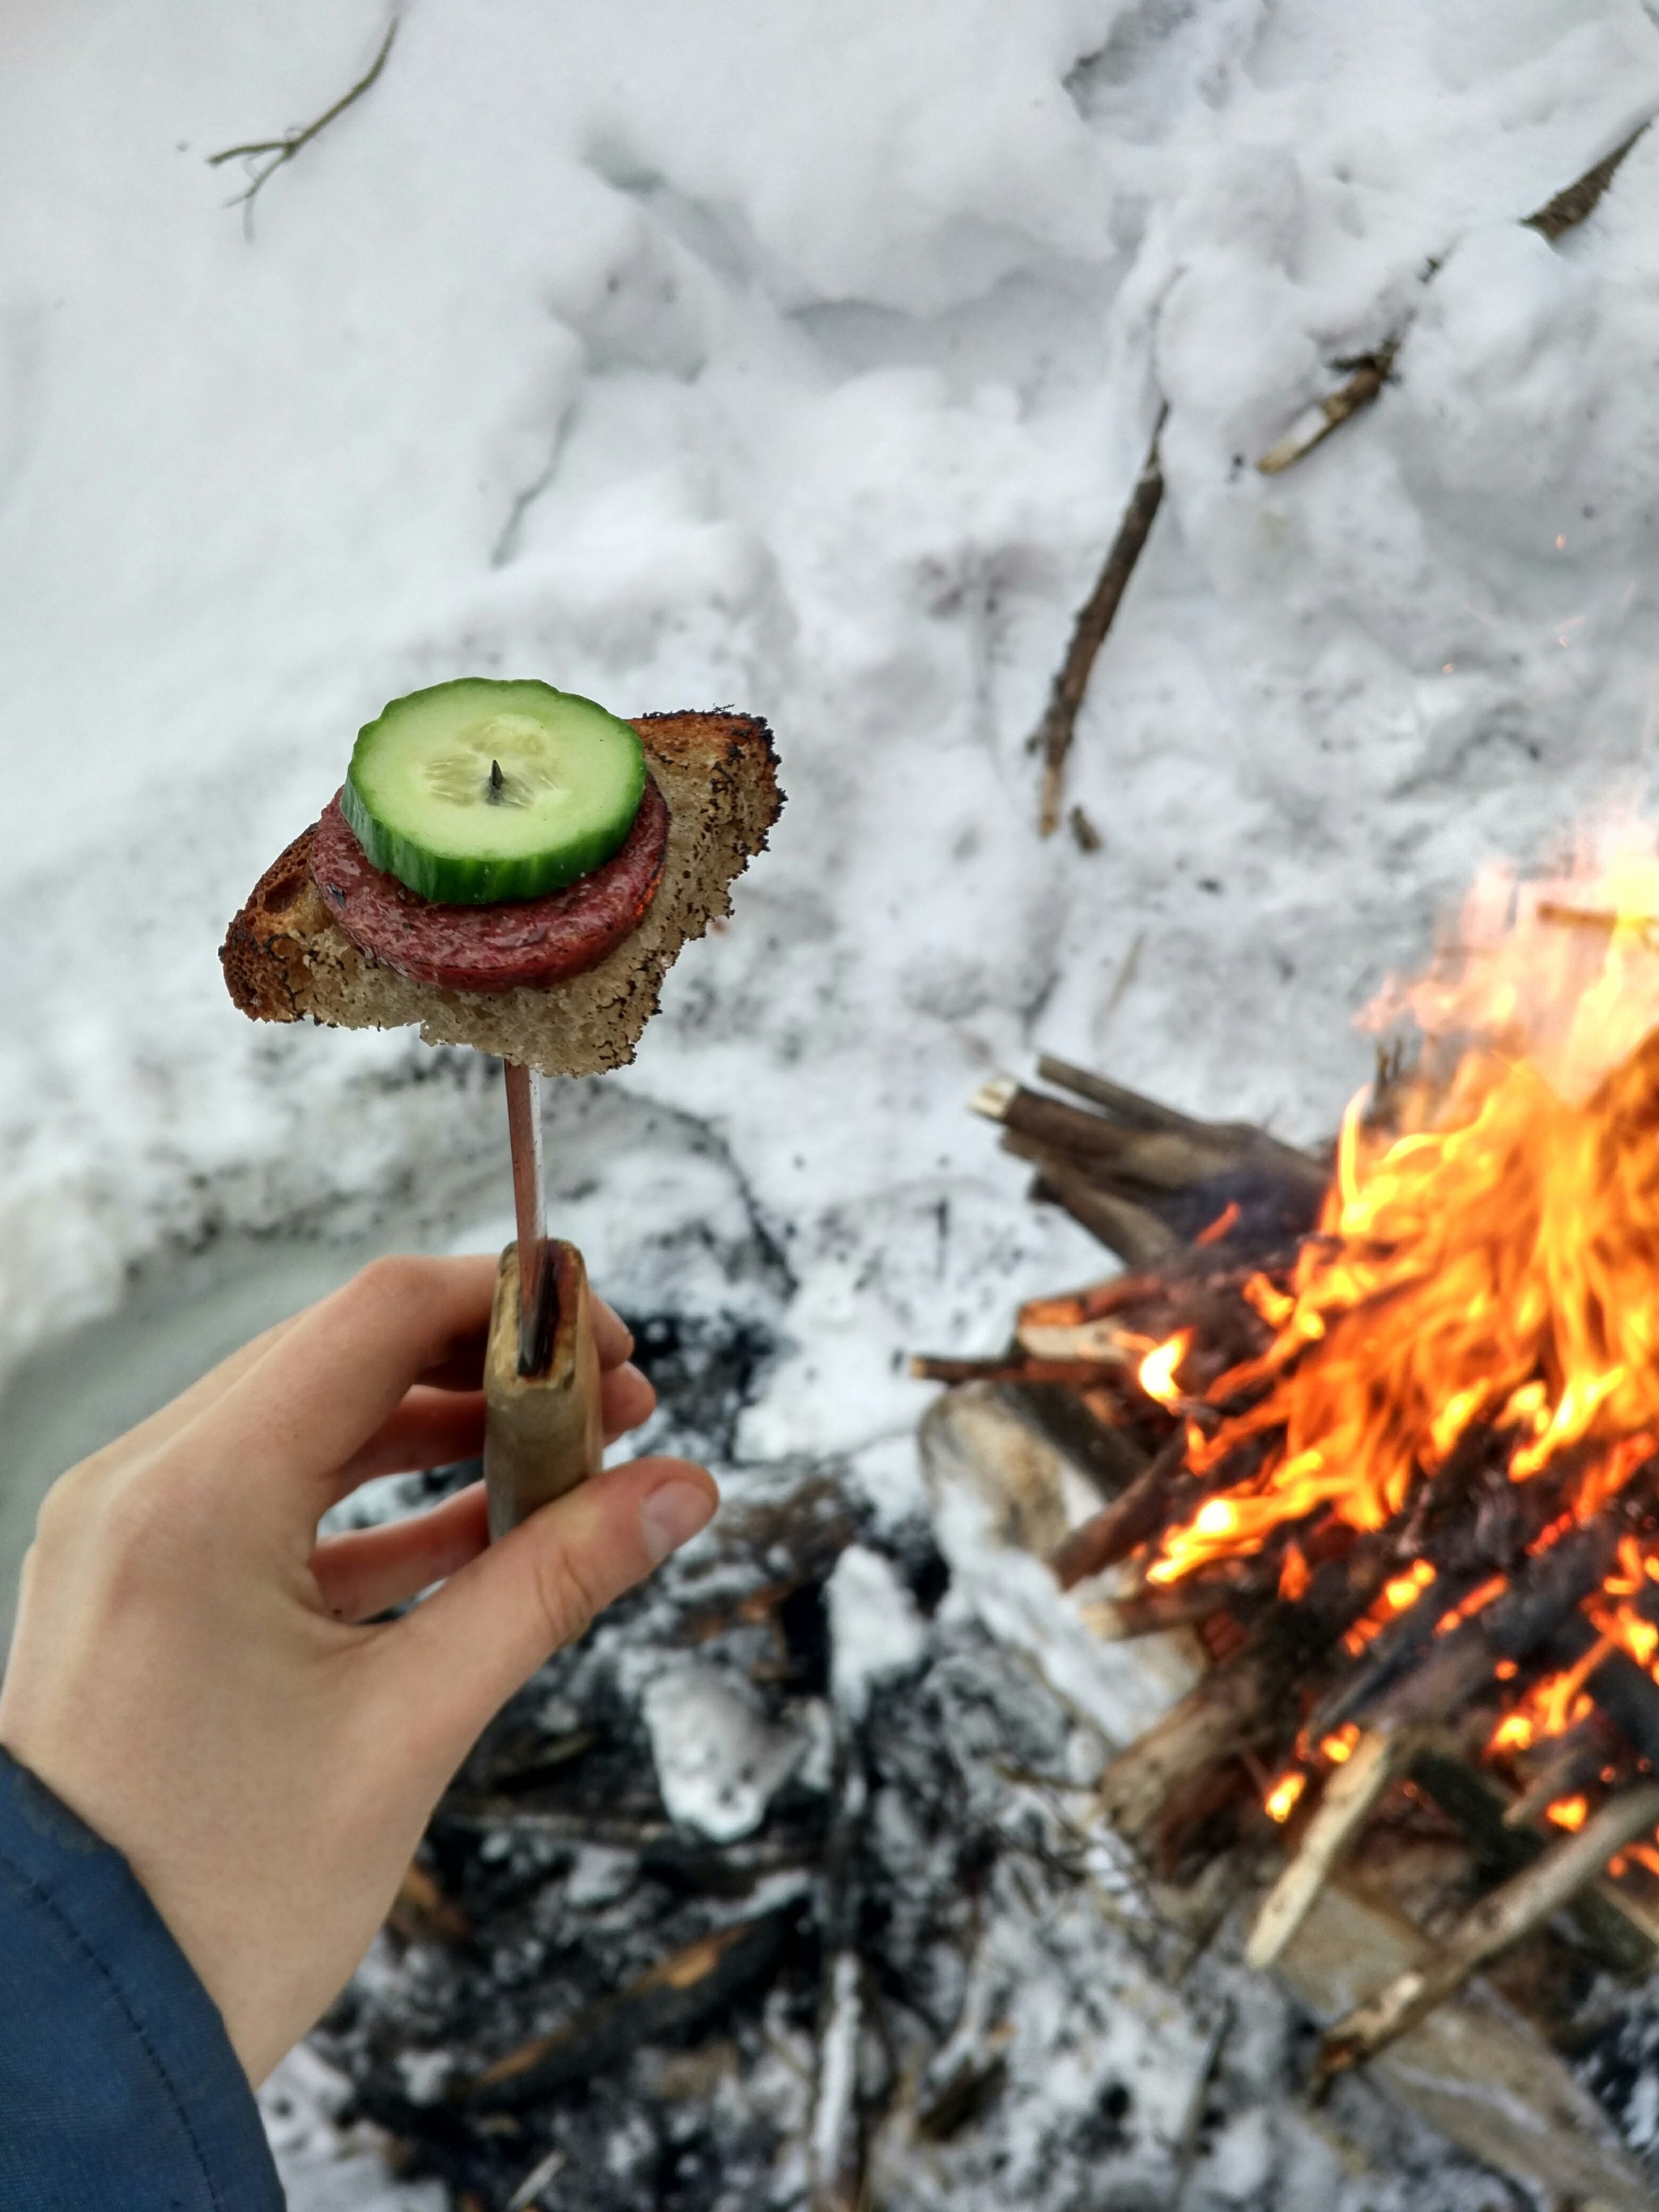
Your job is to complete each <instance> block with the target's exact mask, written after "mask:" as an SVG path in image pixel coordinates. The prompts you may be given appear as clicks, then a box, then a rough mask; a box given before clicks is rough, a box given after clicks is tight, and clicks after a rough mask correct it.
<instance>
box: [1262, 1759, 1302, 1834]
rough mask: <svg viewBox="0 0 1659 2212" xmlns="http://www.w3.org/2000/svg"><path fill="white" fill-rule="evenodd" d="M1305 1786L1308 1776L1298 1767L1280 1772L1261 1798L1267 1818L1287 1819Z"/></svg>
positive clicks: (1293, 1810) (1295, 1806)
mask: <svg viewBox="0 0 1659 2212" xmlns="http://www.w3.org/2000/svg"><path fill="white" fill-rule="evenodd" d="M1307 1786H1308V1778H1307V1776H1306V1775H1305V1774H1304V1773H1303V1772H1302V1771H1300V1769H1299V1768H1297V1767H1292V1768H1291V1771H1290V1772H1289V1773H1288V1774H1281V1775H1280V1776H1279V1779H1278V1781H1277V1782H1275V1783H1274V1784H1273V1788H1272V1789H1271V1790H1269V1791H1268V1792H1267V1796H1266V1798H1265V1799H1264V1800H1263V1803H1264V1806H1265V1808H1266V1810H1267V1817H1268V1818H1269V1820H1279V1821H1284V1820H1289V1819H1290V1817H1291V1814H1292V1813H1293V1812H1295V1810H1296V1808H1297V1802H1298V1801H1299V1800H1300V1798H1301V1796H1302V1793H1303V1791H1304V1790H1305V1789H1306V1788H1307Z"/></svg>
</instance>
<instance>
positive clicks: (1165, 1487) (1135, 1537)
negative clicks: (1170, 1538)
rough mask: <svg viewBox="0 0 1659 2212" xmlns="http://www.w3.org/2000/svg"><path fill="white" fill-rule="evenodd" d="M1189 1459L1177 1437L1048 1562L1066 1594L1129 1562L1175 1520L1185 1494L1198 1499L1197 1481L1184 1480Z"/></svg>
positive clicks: (1185, 1448) (1068, 1537) (1074, 1530)
mask: <svg viewBox="0 0 1659 2212" xmlns="http://www.w3.org/2000/svg"><path fill="white" fill-rule="evenodd" d="M1186 1456H1187V1440H1186V1438H1185V1437H1183V1436H1181V1435H1178V1434H1177V1435H1176V1436H1173V1437H1170V1439H1169V1441H1168V1442H1167V1443H1165V1444H1164V1447H1163V1449H1161V1450H1160V1451H1158V1452H1157V1453H1156V1454H1155V1455H1153V1457H1152V1459H1150V1460H1149V1461H1148V1462H1147V1463H1146V1466H1145V1467H1144V1468H1142V1470H1141V1472H1140V1473H1139V1474H1138V1475H1137V1476H1136V1477H1135V1480H1133V1482H1132V1483H1131V1484H1130V1486H1129V1487H1128V1488H1127V1490H1126V1491H1125V1492H1124V1493H1123V1495H1122V1496H1121V1498H1118V1499H1116V1500H1115V1503H1114V1504H1110V1505H1108V1506H1106V1507H1105V1508H1104V1509H1103V1510H1102V1511H1100V1512H1098V1513H1097V1514H1096V1515H1095V1516H1094V1517H1093V1519H1092V1520H1090V1521H1085V1522H1084V1523H1083V1525H1082V1527H1081V1528H1074V1529H1073V1531H1072V1533H1071V1534H1070V1535H1069V1536H1067V1538H1066V1541H1065V1542H1064V1543H1063V1544H1062V1545H1061V1546H1060V1549H1059V1550H1058V1551H1057V1552H1056V1553H1054V1555H1053V1557H1052V1558H1051V1559H1050V1560H1049V1562H1048V1564H1049V1565H1050V1566H1051V1567H1052V1568H1053V1569H1054V1575H1055V1577H1056V1579H1057V1580H1058V1582H1059V1583H1060V1588H1061V1589H1071V1588H1072V1587H1073V1584H1074V1583H1080V1582H1083V1581H1085V1579H1086V1578H1087V1577H1089V1576H1090V1575H1097V1574H1100V1573H1102V1572H1103V1571H1104V1570H1105V1569H1106V1568H1108V1567H1109V1566H1114V1565H1116V1563H1117V1562H1118V1560H1120V1559H1127V1558H1128V1556H1129V1554H1130V1553H1131V1552H1133V1551H1137V1550H1138V1549H1139V1547H1140V1546H1141V1545H1142V1544H1144V1543H1146V1542H1147V1541H1149V1540H1150V1539H1151V1538H1152V1537H1153V1536H1155V1535H1156V1534H1158V1530H1159V1529H1160V1528H1163V1527H1164V1525H1165V1523H1166V1522H1168V1521H1169V1520H1170V1517H1171V1515H1172V1512H1173V1510H1174V1509H1175V1507H1176V1501H1177V1498H1179V1497H1181V1496H1182V1495H1183V1494H1184V1490H1185V1489H1190V1490H1191V1492H1192V1493H1193V1495H1194V1497H1196V1496H1197V1495H1198V1492H1199V1489H1200V1485H1199V1483H1198V1482H1197V1480H1196V1479H1195V1478H1194V1477H1192V1476H1184V1475H1183V1474H1182V1468H1183V1466H1184V1463H1185V1461H1186Z"/></svg>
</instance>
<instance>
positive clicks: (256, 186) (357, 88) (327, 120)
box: [207, 15, 401, 239]
mask: <svg viewBox="0 0 1659 2212" xmlns="http://www.w3.org/2000/svg"><path fill="white" fill-rule="evenodd" d="M400 20H401V19H400V18H399V17H398V16H396V15H394V16H393V17H392V21H391V22H390V23H389V24H388V25H387V26H386V36H385V38H383V39H382V40H381V41H380V52H379V53H377V54H376V55H375V57H374V60H373V61H372V62H371V63H370V64H369V65H368V70H366V71H365V72H364V74H363V75H362V76H360V77H359V78H358V80H357V82H356V84H354V85H353V86H352V88H351V89H350V91H349V92H348V93H345V94H343V95H342V97H341V98H340V99H338V100H336V101H335V103H334V105H333V106H332V107H330V108H326V109H325V111H324V112H323V113H322V114H321V115H319V117H318V118H317V119H316V121H315V122H314V123H307V125H305V126H304V127H303V129H296V130H293V131H284V132H283V136H282V137H280V138H256V139H252V140H250V142H249V143H247V144H246V146H226V147H224V148H222V149H221V151H220V152H218V153H216V154H210V155H208V157H207V161H208V167H209V168H210V169H216V168H217V167H219V164H220V163H221V162H222V161H238V160H244V161H257V160H258V158H259V157H260V156H261V155H269V156H270V159H269V160H268V161H265V163H264V167H262V168H258V169H252V170H250V172H249V174H250V176H251V177H252V183H251V184H250V185H249V186H248V188H247V190H246V191H245V192H238V193H237V195H236V197H235V198H234V199H233V200H228V201H227V202H226V203H225V204H226V205H227V206H228V207H239V208H240V209H241V210H242V228H243V230H244V231H245V232H246V234H247V236H248V237H249V238H250V239H251V238H252V235H253V203H254V201H255V200H256V199H257V198H258V196H259V191H260V188H261V186H262V185H265V184H266V183H268V182H269V180H270V179H271V178H272V177H274V176H275V175H276V172H277V170H278V169H280V168H281V167H282V166H283V162H284V161H292V160H293V159H294V157H295V155H296V154H297V153H298V152H299V151H300V149H301V147H304V146H308V145H310V143H311V142H312V140H313V138H316V137H319V136H320V135H321V133H322V132H323V131H326V130H327V128H328V126H329V125H330V124H331V123H332V122H334V121H335V120H336V118H337V117H339V116H342V115H343V114H344V113H345V112H346V110H347V108H348V107H352V106H356V103H357V101H358V100H361V99H362V96H363V94H365V93H366V92H367V91H368V88H369V87H370V85H372V84H373V83H374V80H375V79H376V77H378V76H380V71H381V70H383V69H384V68H385V67H386V56H387V55H388V54H389V53H390V52H392V40H394V39H395V38H396V37H397V35H398V22H399V21H400Z"/></svg>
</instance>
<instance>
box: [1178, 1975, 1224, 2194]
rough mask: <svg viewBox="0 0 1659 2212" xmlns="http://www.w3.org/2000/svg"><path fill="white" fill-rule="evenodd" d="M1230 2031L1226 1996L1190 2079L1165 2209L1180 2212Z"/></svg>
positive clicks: (1195, 2161)
mask: <svg viewBox="0 0 1659 2212" xmlns="http://www.w3.org/2000/svg"><path fill="white" fill-rule="evenodd" d="M1232 2032H1233V2001H1232V1999H1231V1997H1229V1998H1228V1999H1227V2000H1226V2002H1225V2004H1224V2005H1223V2006H1222V2008H1221V2016H1220V2018H1219V2019H1218V2021H1216V2024H1215V2026H1214V2027H1212V2029H1211V2031H1210V2039H1209V2041H1208V2042H1207V2043H1206V2045H1205V2046H1204V2055H1203V2057H1201V2058H1200V2060H1199V2062H1198V2072H1197V2074H1196V2075H1194V2079H1193V2087H1192V2094H1191V2095H1190V2096H1189V2097H1188V2100H1187V2112H1186V2118H1184V2119H1183V2120H1182V2126H1181V2141H1180V2142H1179V2144H1178V2145H1177V2146H1176V2176H1175V2186H1174V2187H1173V2188H1172V2189H1171V2190H1170V2200H1169V2204H1168V2207H1167V2212H1181V2206H1182V2199H1183V2198H1184V2197H1185V2196H1186V2194H1187V2184H1188V2182H1189V2181H1190V2180H1191V2179H1192V2178H1193V2167H1194V2165H1195V2164H1196V2163H1197V2160H1198V2146H1199V2142H1200V2139H1201V2137H1202V2136H1203V2133H1204V2107H1205V2106H1206V2103H1207V2102H1208V2100H1209V2094H1210V2084H1211V2083H1212V2081H1214V2080H1215V2076H1216V2069H1217V2068H1218V2066H1219V2065H1220V2063H1221V2054H1222V2052H1223V2051H1225V2049H1226V2047H1227V2038H1228V2037H1229V2036H1230V2035H1231V2033H1232Z"/></svg>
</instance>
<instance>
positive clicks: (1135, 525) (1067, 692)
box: [1031, 404, 1170, 837]
mask: <svg viewBox="0 0 1659 2212" xmlns="http://www.w3.org/2000/svg"><path fill="white" fill-rule="evenodd" d="M1169 411H1170V410H1169V407H1168V405H1167V404H1165V405H1164V406H1163V407H1160V408H1159V410H1158V422H1157V424H1156V426H1155V428H1153V431H1152V444H1151V445H1150V446H1149V447H1147V449H1146V459H1145V460H1144V461H1143V462H1142V463H1141V465H1140V474H1139V476H1138V477H1136V478H1135V484H1134V489H1133V491H1132V492H1131V493H1130V495H1129V503H1128V505H1127V507H1125V508H1124V510H1123V520H1122V521H1121V523H1119V525H1118V529H1117V535H1116V537H1115V538H1114V539H1113V540H1112V544H1111V550H1110V551H1109V553H1108V554H1107V556H1106V563H1105V566H1104V567H1103V568H1102V570H1101V572H1100V576H1099V580H1098V581H1097V583H1096V585H1095V587H1094V590H1093V591H1092V592H1090V594H1089V597H1088V598H1087V599H1086V600H1085V602H1084V605H1083V607H1082V610H1081V611H1080V612H1079V615H1078V618H1077V621H1076V623H1074V625H1073V629H1072V641H1071V643H1070V644H1069V645H1068V646H1067V647H1066V658H1065V659H1064V660H1063V661H1062V662H1061V663H1060V672H1059V674H1058V675H1057V676H1056V677H1055V678H1054V689H1053V690H1052V691H1051V692H1050V693H1049V695H1048V708H1047V709H1046V710H1045V712H1044V714H1043V717H1042V721H1041V722H1039V723H1038V725H1037V727H1036V734H1035V735H1034V736H1033V738H1032V740H1031V745H1032V750H1034V751H1041V753H1042V806H1041V810H1040V811H1039V814H1038V817H1037V827H1038V829H1040V830H1041V831H1042V835H1043V836H1045V837H1051V836H1053V835H1054V831H1055V830H1056V829H1058V828H1059V827H1060V796H1061V791H1062V787H1063V786H1064V783H1065V779H1066V755H1067V753H1068V752H1070V750H1071V749H1072V738H1073V735H1074V733H1075V732H1076V729H1077V718H1078V714H1079V709H1080V708H1081V707H1082V705H1083V699H1084V694H1085V692H1086V691H1087V690H1088V688H1089V678H1090V676H1091V674H1092V672H1093V670H1094V665H1095V657H1096V655H1097V653H1099V651H1100V648H1101V647H1102V646H1103V644H1104V643H1105V642H1106V633H1107V631H1108V630H1109V629H1110V628H1111V626H1112V617H1114V615H1115V614H1116V612H1117V610H1118V603H1119V601H1120V600H1121V599H1122V597H1123V594H1124V592H1125V590H1126V589H1127V586H1128V581H1129V579H1130V577H1131V576H1133V574H1134V571H1135V563H1136V562H1137V561H1139V558H1140V554H1141V548H1142V547H1143V546H1144V545H1145V544H1146V538H1147V535H1148V533H1149V532H1151V530H1152V522H1153V519H1154V518H1155V516H1156V515H1157V513H1158V503H1159V501H1161V500H1162V499H1163V497H1164V464H1163V463H1162V461H1161V460H1160V459H1158V440H1159V439H1160V438H1161V437H1162V435H1163V434H1164V418H1165V417H1166V416H1168V414H1169Z"/></svg>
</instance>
